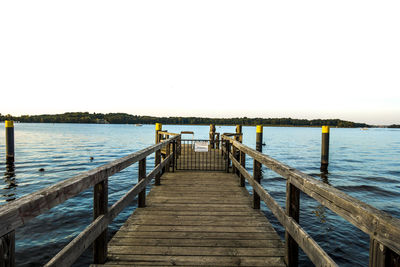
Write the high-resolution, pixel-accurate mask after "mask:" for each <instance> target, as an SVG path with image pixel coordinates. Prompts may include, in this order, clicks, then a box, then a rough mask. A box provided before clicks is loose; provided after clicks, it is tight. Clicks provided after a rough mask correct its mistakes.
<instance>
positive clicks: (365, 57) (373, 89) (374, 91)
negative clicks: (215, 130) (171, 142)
mask: <svg viewBox="0 0 400 267" xmlns="http://www.w3.org/2000/svg"><path fill="white" fill-rule="evenodd" d="M399 14H400V1H398V0H395V1H385V0H382V1H368V0H362V1H352V0H335V1H324V0H315V1H307V0H305V1H265V0H264V1H235V0H229V1H218V0H212V1H207V0H201V1H189V0H184V1H165V0H162V1H153V0H149V1H147V0H143V1H133V0H129V1H125V0H119V1H101V0H100V1H99V0H96V1H85V0H68V1H54V0H49V1H42V0H35V1H31V0H29V1H1V2H0V90H1V96H0V99H1V104H0V113H2V114H7V113H11V114H13V115H21V114H43V113H62V112H68V111H89V112H126V113H130V114H138V115H156V116H208V117H236V116H240V117H243V116H247V117H292V118H308V119H312V118H327V119H328V118H340V119H345V120H351V121H358V122H366V123H372V124H392V123H397V124H400V15H399Z"/></svg>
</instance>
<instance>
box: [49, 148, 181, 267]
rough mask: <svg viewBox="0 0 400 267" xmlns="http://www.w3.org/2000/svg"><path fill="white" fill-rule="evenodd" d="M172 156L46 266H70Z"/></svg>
mask: <svg viewBox="0 0 400 267" xmlns="http://www.w3.org/2000/svg"><path fill="white" fill-rule="evenodd" d="M172 156H173V155H170V156H169V157H168V158H166V159H165V160H164V161H163V162H161V164H159V165H158V166H157V167H156V168H154V169H153V171H151V172H150V173H149V174H148V175H147V176H146V178H145V179H142V180H140V181H139V182H138V183H137V184H136V185H135V186H134V187H133V188H132V189H131V190H129V191H128V192H127V193H126V194H125V195H124V196H123V197H122V198H120V199H119V200H118V201H117V202H116V203H114V205H112V206H111V208H109V209H108V212H107V213H106V214H104V215H100V216H98V217H97V218H96V219H95V220H94V221H93V222H92V223H91V224H90V225H89V226H88V227H86V229H85V230H84V231H83V232H81V233H80V234H79V235H78V236H77V237H75V238H74V239H73V240H72V241H71V242H70V243H69V244H68V245H67V246H65V247H64V248H63V249H62V250H61V251H60V252H59V253H57V255H56V256H54V257H53V258H52V259H51V260H50V261H49V262H48V263H47V264H46V266H70V265H72V263H74V262H75V260H76V259H77V258H78V257H79V256H80V255H81V254H82V253H83V252H84V251H85V250H86V249H87V248H88V247H89V246H90V245H91V244H92V243H93V241H94V240H95V239H96V238H97V237H98V236H99V235H100V234H101V233H102V232H104V231H105V230H106V229H107V226H108V224H110V222H112V221H113V220H114V218H115V217H117V216H118V214H119V213H120V212H121V211H122V210H123V209H124V208H125V207H127V206H128V205H129V204H130V203H131V202H132V200H133V199H134V198H135V197H136V196H137V195H138V194H139V193H140V192H141V191H143V189H144V188H145V187H146V185H147V184H148V183H150V181H151V180H152V179H153V178H154V177H155V176H156V174H158V173H159V172H160V171H161V170H162V168H163V167H164V166H165V165H166V164H167V163H168V162H169V161H170V160H171V159H172Z"/></svg>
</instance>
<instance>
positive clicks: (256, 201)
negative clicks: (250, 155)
mask: <svg viewBox="0 0 400 267" xmlns="http://www.w3.org/2000/svg"><path fill="white" fill-rule="evenodd" d="M262 142H263V126H262V125H257V126H256V150H257V151H258V152H262ZM253 175H254V180H255V181H256V182H257V183H260V181H261V163H260V162H258V161H257V160H254V163H253ZM253 208H254V209H260V196H259V195H258V194H257V192H256V191H255V190H254V189H253Z"/></svg>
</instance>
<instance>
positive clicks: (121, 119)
mask: <svg viewBox="0 0 400 267" xmlns="http://www.w3.org/2000/svg"><path fill="white" fill-rule="evenodd" d="M4 120H14V121H19V122H38V123H41V122H46V123H112V124H127V123H128V124H154V123H156V122H160V123H163V124H192V125H208V124H217V125H235V124H242V125H258V124H259V125H266V126H268V125H270V126H322V125H329V126H335V127H370V125H368V124H365V123H356V122H351V121H343V120H339V119H331V120H322V119H316V120H305V119H292V118H268V119H266V118H247V117H243V118H199V117H152V116H138V115H130V114H126V113H108V114H102V113H89V112H68V113H64V114H53V115H46V114H45V115H33V116H29V115H22V116H11V115H1V114H0V121H4Z"/></svg>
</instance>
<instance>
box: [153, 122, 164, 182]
mask: <svg viewBox="0 0 400 267" xmlns="http://www.w3.org/2000/svg"><path fill="white" fill-rule="evenodd" d="M161 130H162V124H161V123H156V144H158V143H160V134H159V132H160V131H161ZM160 163H161V148H160V149H158V150H157V151H156V154H155V159H154V167H157V166H158V165H159V164H160ZM160 180H161V171H160V172H159V173H157V174H156V177H155V182H154V184H155V185H160V184H161V181H160Z"/></svg>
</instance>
